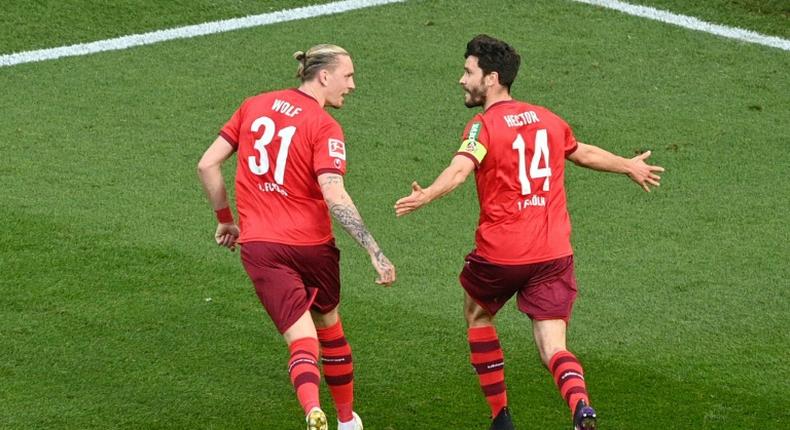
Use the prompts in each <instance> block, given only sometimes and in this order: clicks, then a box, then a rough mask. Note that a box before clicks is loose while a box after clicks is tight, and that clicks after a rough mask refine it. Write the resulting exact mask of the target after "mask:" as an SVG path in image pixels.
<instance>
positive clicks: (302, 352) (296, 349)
mask: <svg viewBox="0 0 790 430" xmlns="http://www.w3.org/2000/svg"><path fill="white" fill-rule="evenodd" d="M288 350H289V351H291V359H290V360H288V373H289V374H290V375H291V383H293V386H294V389H295V390H296V397H297V398H298V399H299V403H300V404H301V405H302V409H304V413H305V415H307V413H308V412H310V409H313V408H320V407H321V405H320V402H319V400H318V384H319V382H320V381H321V373H320V372H319V370H318V339H316V338H314V337H304V338H301V339H297V340H295V341H293V342H291V344H290V345H288Z"/></svg>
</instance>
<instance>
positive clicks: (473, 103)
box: [464, 85, 486, 108]
mask: <svg viewBox="0 0 790 430" xmlns="http://www.w3.org/2000/svg"><path fill="white" fill-rule="evenodd" d="M464 90H465V91H466V94H465V97H464V105H466V107H468V108H473V107H478V106H483V105H485V103H486V93H485V88H484V87H483V86H482V85H479V86H476V87H469V88H464Z"/></svg>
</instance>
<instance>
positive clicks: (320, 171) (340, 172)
mask: <svg viewBox="0 0 790 430" xmlns="http://www.w3.org/2000/svg"><path fill="white" fill-rule="evenodd" d="M324 173H336V174H338V175H340V176H343V171H342V170H340V169H318V170H316V171H315V175H316V176H318V175H322V174H324Z"/></svg>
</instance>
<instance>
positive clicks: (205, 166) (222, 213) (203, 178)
mask: <svg viewBox="0 0 790 430" xmlns="http://www.w3.org/2000/svg"><path fill="white" fill-rule="evenodd" d="M232 154H233V146H231V144H230V143H228V141H227V140H225V139H224V138H223V137H221V136H220V137H217V139H216V140H214V143H212V144H211V146H209V148H208V149H207V150H206V152H205V153H204V154H203V157H202V158H201V159H200V162H199V163H198V168H197V170H198V177H199V178H200V183H201V185H203V191H205V193H206V197H208V201H209V203H210V204H211V207H212V208H214V211H215V212H216V213H217V218H218V223H217V231H216V232H215V233H214V239H215V240H216V241H217V245H219V246H224V247H226V248H228V249H230V250H231V251H233V250H234V249H235V248H236V239H238V237H239V228H238V227H237V226H236V224H235V223H234V222H233V215H232V213H231V212H230V209H229V207H228V193H227V191H226V190H225V180H224V179H223V178H222V169H221V168H222V163H223V162H224V161H225V160H227V159H228V158H229V157H230V156H231V155H232Z"/></svg>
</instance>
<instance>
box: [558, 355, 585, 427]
mask: <svg viewBox="0 0 790 430" xmlns="http://www.w3.org/2000/svg"><path fill="white" fill-rule="evenodd" d="M549 370H550V371H551V373H552V375H554V382H556V383H557V388H558V389H559V390H560V395H561V396H562V398H563V399H565V401H566V402H567V403H568V407H569V408H571V414H572V413H573V412H574V409H576V403H578V402H579V400H584V402H585V403H587V404H588V405H589V404H590V398H589V397H588V396H587V386H586V385H585V383H584V370H583V369H582V364H581V363H579V360H578V359H576V356H574V355H573V354H571V353H570V352H568V351H560V352H558V353H556V354H554V356H553V357H551V360H550V361H549Z"/></svg>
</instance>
